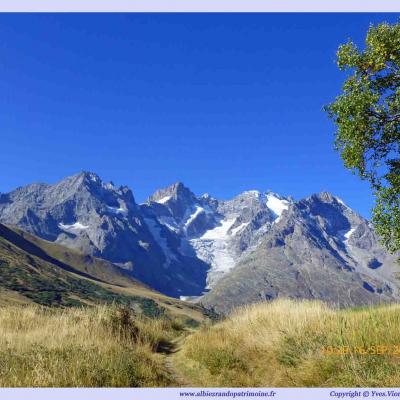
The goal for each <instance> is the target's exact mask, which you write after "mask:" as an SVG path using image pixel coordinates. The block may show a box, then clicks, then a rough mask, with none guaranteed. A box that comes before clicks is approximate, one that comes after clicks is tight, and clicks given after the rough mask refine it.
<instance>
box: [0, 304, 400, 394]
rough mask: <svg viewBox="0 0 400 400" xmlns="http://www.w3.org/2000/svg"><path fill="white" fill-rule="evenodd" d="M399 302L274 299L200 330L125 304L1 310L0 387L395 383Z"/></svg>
mask: <svg viewBox="0 0 400 400" xmlns="http://www.w3.org/2000/svg"><path fill="white" fill-rule="evenodd" d="M399 328H400V305H397V304H393V305H382V306H376V307H365V308H359V309H346V310H337V309H332V308H329V307H328V306H326V305H324V304H322V303H319V302H309V301H302V302H295V301H290V300H277V301H274V302H271V303H262V304H257V305H253V306H248V307H245V308H242V309H240V310H238V311H237V312H236V313H235V314H233V315H232V316H230V317H229V318H227V319H225V320H223V321H220V322H217V323H214V324H211V323H207V322H205V323H203V325H202V326H200V327H199V328H195V329H194V328H193V327H190V326H185V324H184V322H183V320H180V319H179V318H178V319H177V318H174V319H171V318H159V319H155V318H153V319H152V318H147V317H144V316H143V315H135V314H134V313H132V311H130V310H129V309H127V308H124V307H122V308H121V307H116V306H96V307H87V308H69V309H52V308H46V307H40V306H31V305H29V306H5V307H2V308H0V386H1V387H26V386H28V387H168V386H170V387H171V386H172V387H189V386H190V387H254V386H256V387H261V386H263V387H268V386H272V387H274V386H275V387H324V386H328V387H332V386H339V387H340V386H346V387H349V386H350V387H352V386H354V387H357V386H360V387H374V386H379V387H398V386H400V329H399Z"/></svg>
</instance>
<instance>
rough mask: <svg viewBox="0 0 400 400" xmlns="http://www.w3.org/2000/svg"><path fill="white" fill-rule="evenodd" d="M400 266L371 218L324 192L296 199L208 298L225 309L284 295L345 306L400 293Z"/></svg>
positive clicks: (392, 297)
mask: <svg viewBox="0 0 400 400" xmlns="http://www.w3.org/2000/svg"><path fill="white" fill-rule="evenodd" d="M398 270H399V265H398V264H396V260H395V257H394V256H389V255H388V254H386V253H385V252H384V251H383V249H382V248H381V247H380V246H379V245H378V240H377V238H376V236H375V233H374V231H373V229H372V227H371V226H370V224H369V223H368V221H366V220H365V219H363V218H362V217H360V216H359V215H358V214H356V213H355V212H354V211H352V210H351V209H350V208H348V207H347V206H346V205H345V204H344V203H343V202H342V201H341V200H340V199H338V198H335V197H333V196H332V195H330V194H329V193H321V194H317V195H313V196H311V197H309V198H306V199H304V200H301V201H299V202H297V203H293V204H291V205H290V207H289V209H288V211H286V212H284V213H283V215H282V216H281V218H279V220H277V221H276V222H275V223H274V224H272V225H271V227H270V229H269V230H268V231H267V232H266V233H265V235H264V236H263V237H262V239H261V240H260V241H259V243H258V245H257V246H255V248H253V249H251V250H250V251H248V252H247V253H244V254H243V255H242V257H241V258H240V259H239V261H238V263H237V264H236V266H235V268H234V269H233V270H232V271H231V272H230V273H229V274H228V275H226V276H224V277H223V278H222V279H220V280H219V281H218V282H217V283H216V285H215V286H214V287H213V289H212V290H211V291H210V292H209V293H208V294H206V295H205V296H204V297H203V298H202V300H201V301H202V303H203V304H205V305H206V306H213V307H215V308H216V310H218V311H220V312H224V313H227V312H229V311H230V310H232V308H234V307H237V306H240V305H243V304H248V303H252V302H257V301H261V300H269V299H274V298H277V297H289V298H302V299H304V298H306V299H320V300H324V301H327V302H329V303H332V304H336V305H339V306H353V305H364V304H370V303H377V302H381V301H391V300H395V299H398V298H399V294H398V281H397V277H396V274H397V273H398Z"/></svg>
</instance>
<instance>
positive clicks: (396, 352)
mask: <svg viewBox="0 0 400 400" xmlns="http://www.w3.org/2000/svg"><path fill="white" fill-rule="evenodd" d="M321 352H322V354H323V355H328V356H343V355H363V356H376V355H378V356H385V355H389V356H400V344H377V345H369V346H323V347H322V349H321Z"/></svg>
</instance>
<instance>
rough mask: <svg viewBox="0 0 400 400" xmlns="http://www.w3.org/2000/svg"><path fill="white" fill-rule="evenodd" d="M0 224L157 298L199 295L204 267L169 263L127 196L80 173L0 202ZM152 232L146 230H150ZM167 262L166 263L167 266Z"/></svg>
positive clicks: (123, 189) (23, 190)
mask: <svg viewBox="0 0 400 400" xmlns="http://www.w3.org/2000/svg"><path fill="white" fill-rule="evenodd" d="M0 220H1V221H2V222H4V223H6V224H10V225H17V226H19V227H20V228H22V229H24V230H26V231H28V232H30V233H33V234H35V235H37V236H39V237H41V238H44V239H47V240H50V241H54V242H57V243H60V244H62V245H65V246H67V247H70V248H74V249H77V250H79V251H81V252H83V253H86V254H91V255H94V256H98V257H102V258H104V259H107V260H109V261H111V262H113V263H115V264H117V265H118V266H120V267H122V268H124V269H126V270H129V271H131V272H132V274H133V276H135V277H136V278H138V279H140V280H141V281H143V282H144V283H146V284H148V285H150V286H151V287H153V288H154V289H157V290H159V291H161V292H163V293H166V294H168V295H171V296H179V295H180V294H181V292H180V291H182V292H184V293H190V294H191V295H198V294H200V293H201V292H202V290H203V287H204V284H205V279H206V271H207V268H208V267H207V265H205V264H204V263H202V262H201V261H199V260H195V264H196V265H195V267H193V268H192V266H191V265H189V264H188V263H185V262H184V260H183V259H179V258H178V257H177V258H176V259H173V260H170V259H169V254H168V252H166V251H165V248H163V247H162V245H161V243H160V241H159V240H157V239H158V238H157V237H156V235H155V234H154V230H153V231H151V229H149V226H148V224H146V222H145V220H144V218H143V216H142V213H141V210H140V208H139V206H138V205H137V204H136V203H135V199H134V197H133V194H132V192H131V191H130V190H129V189H128V188H127V187H119V188H116V187H115V186H114V185H113V184H112V183H107V184H105V183H103V182H102V181H101V180H100V178H99V177H98V176H97V175H96V174H93V173H88V172H82V173H80V174H77V175H74V176H71V177H68V178H66V179H64V180H62V181H61V182H60V183H58V184H56V185H46V184H33V185H29V186H26V187H23V188H19V189H17V190H15V191H14V192H11V193H9V194H3V195H1V197H0ZM150 228H152V226H150ZM169 261H171V262H169Z"/></svg>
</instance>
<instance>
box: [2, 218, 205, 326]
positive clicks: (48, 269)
mask: <svg viewBox="0 0 400 400" xmlns="http://www.w3.org/2000/svg"><path fill="white" fill-rule="evenodd" d="M31 302H35V303H38V304H42V305H48V306H76V305H83V304H94V303H99V302H118V303H125V304H127V303H130V304H136V305H137V308H138V309H141V310H142V311H145V312H146V313H147V314H148V315H154V316H158V315H159V314H162V313H166V314H171V315H173V316H174V315H178V316H181V317H182V318H187V319H194V320H196V321H202V320H203V318H204V314H203V310H202V309H201V308H200V307H198V306H192V305H188V304H186V303H184V302H181V301H179V300H177V299H171V298H169V297H167V296H164V295H162V294H160V293H158V292H155V291H153V290H151V289H149V288H147V287H146V286H144V285H142V284H141V283H139V282H137V281H136V280H134V279H132V278H130V277H129V276H128V275H127V274H125V273H124V271H122V270H121V269H119V268H118V267H116V266H115V265H113V264H112V263H109V262H107V261H104V260H101V259H97V258H95V257H90V256H85V255H82V254H80V253H78V252H76V251H74V250H70V249H67V248H65V247H63V246H60V245H57V244H55V243H51V242H48V241H45V240H42V239H38V238H36V237H34V236H32V235H30V234H28V233H25V232H23V231H21V230H19V229H16V228H11V227H6V226H4V225H1V224H0V305H7V304H21V303H31Z"/></svg>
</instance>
